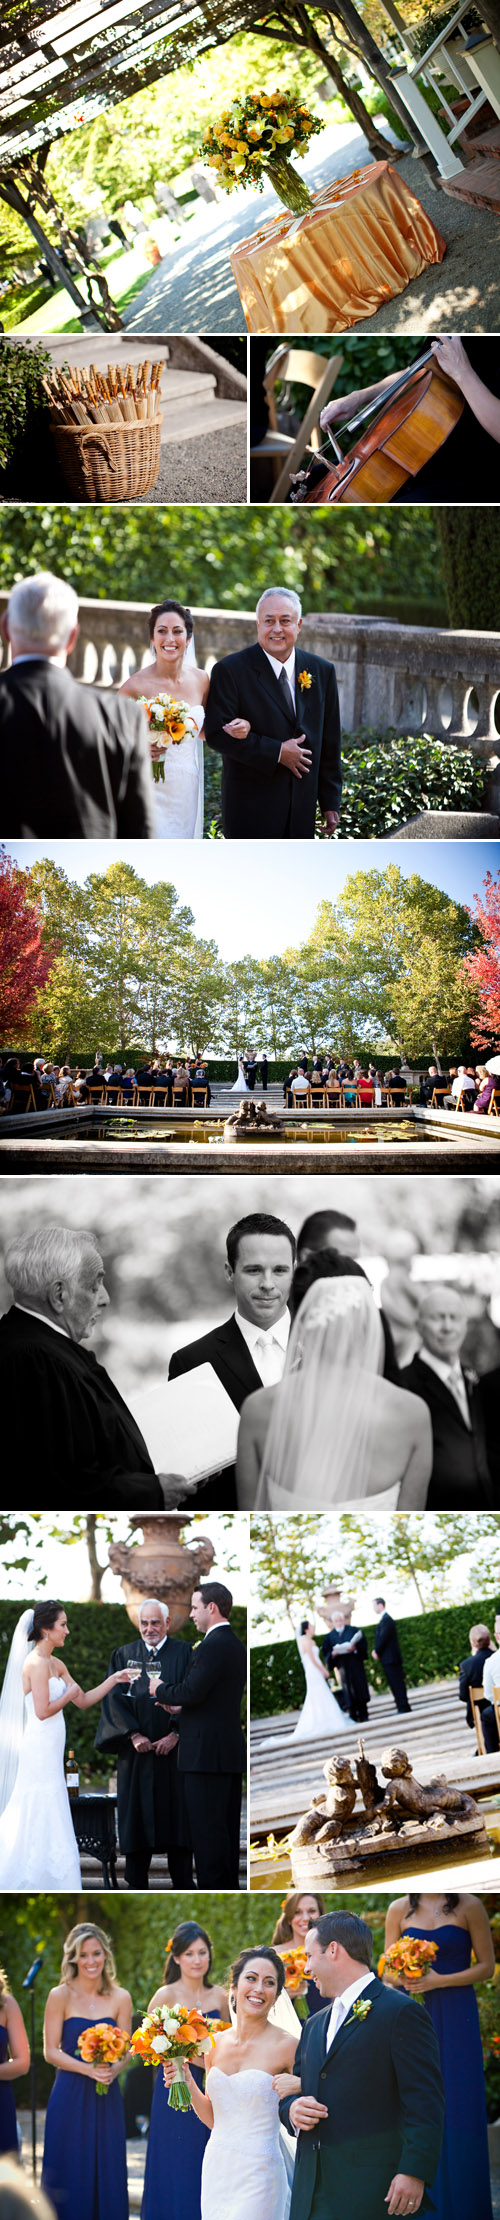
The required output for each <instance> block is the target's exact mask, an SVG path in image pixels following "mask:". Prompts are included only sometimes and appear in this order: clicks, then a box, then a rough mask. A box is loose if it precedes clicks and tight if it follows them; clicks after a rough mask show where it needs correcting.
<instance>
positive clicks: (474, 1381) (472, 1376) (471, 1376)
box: [462, 1364, 479, 1388]
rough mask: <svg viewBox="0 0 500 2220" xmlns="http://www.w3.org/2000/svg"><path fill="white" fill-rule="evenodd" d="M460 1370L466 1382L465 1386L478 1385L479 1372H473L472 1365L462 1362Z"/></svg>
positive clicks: (472, 1386) (473, 1386)
mask: <svg viewBox="0 0 500 2220" xmlns="http://www.w3.org/2000/svg"><path fill="white" fill-rule="evenodd" d="M462 1371H463V1375H464V1380H465V1382H466V1386H467V1387H470V1388H475V1387H479V1373H478V1372H473V1370H472V1365H470V1364H464V1365H463V1366H462Z"/></svg>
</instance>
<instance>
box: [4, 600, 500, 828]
mask: <svg viewBox="0 0 500 2220" xmlns="http://www.w3.org/2000/svg"><path fill="white" fill-rule="evenodd" d="M6 599H7V596H6V595H5V594H0V611H2V610H3V609H4V608H5V604H6ZM148 613H149V612H148V605H147V603H146V602H142V601H93V600H87V599H83V600H82V601H81V602H80V637H79V640H78V644H77V647H76V649H75V652H74V655H73V657H72V669H73V671H74V673H75V676H76V677H77V678H81V679H83V680H84V681H85V682H87V683H90V684H92V683H94V684H96V685H100V686H119V685H120V684H121V681H122V679H123V678H126V677H127V676H128V674H129V672H130V671H131V670H133V669H135V668H136V667H137V666H138V665H139V666H140V664H141V663H145V662H148V661H149V653H148V647H147V640H148ZM193 616H194V621H195V638H196V650H197V656H198V661H199V662H200V663H202V664H203V665H204V667H205V668H206V669H207V670H211V667H212V664H213V662H214V661H215V660H216V658H217V657H218V656H220V655H229V654H231V653H232V652H234V650H235V649H238V648H242V647H246V646H248V644H249V642H250V641H251V640H253V639H255V618H254V616H253V614H252V613H250V612H248V613H247V612H246V611H245V612H243V613H241V614H240V613H239V612H237V611H236V610H232V609H204V608H200V609H194V610H193ZM301 641H302V644H303V646H304V649H305V650H306V651H307V649H308V648H310V649H312V650H313V651H314V652H315V653H316V654H318V655H324V656H325V657H326V658H327V660H330V661H332V662H334V663H335V666H336V671H337V678H338V684H339V693H340V704H341V713H342V724H343V731H344V736H345V747H346V749H349V746H355V745H356V744H358V745H359V744H360V743H359V742H357V741H356V735H357V734H358V733H359V730H360V727H364V728H365V729H366V728H368V729H369V728H372V729H373V730H375V731H378V732H385V731H386V730H387V728H389V727H390V728H391V729H393V730H394V731H395V732H396V733H399V734H402V735H405V734H411V736H412V737H415V736H417V735H418V734H419V733H424V732H425V733H429V734H431V735H432V737H433V738H436V739H439V740H442V741H445V742H447V743H448V745H449V746H450V747H453V748H462V749H468V748H470V749H471V751H472V754H473V755H475V756H478V757H479V758H480V760H481V762H483V763H484V765H485V768H486V769H487V771H488V773H489V778H488V803H489V807H490V809H495V810H498V807H499V797H500V633H497V632H465V631H463V632H458V631H445V630H444V629H443V628H440V627H439V626H437V625H411V624H396V623H393V622H391V621H388V619H387V618H385V617H356V616H345V615H342V614H341V615H332V616H329V615H328V616H325V615H320V616H307V617H305V618H304V623H303V628H302V633H301ZM3 656H4V663H5V660H6V651H5V649H4V650H3ZM497 719H498V720H499V722H497ZM351 735H352V736H353V737H352V738H351V737H350V736H351Z"/></svg>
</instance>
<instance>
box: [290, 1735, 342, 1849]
mask: <svg viewBox="0 0 500 2220" xmlns="http://www.w3.org/2000/svg"><path fill="white" fill-rule="evenodd" d="M323 1772H324V1775H325V1780H326V1782H327V1792H326V1796H325V1794H324V1793H323V1795H320V1796H313V1797H312V1798H311V1803H310V1805H309V1810H308V1811H306V1812H304V1816H303V1818H302V1819H299V1820H298V1823H297V1826H296V1827H294V1831H293V1834H292V1835H291V1836H290V1844H291V1847H292V1848H293V1849H299V1847H300V1846H301V1845H302V1844H303V1843H306V1842H313V1841H316V1842H338V1839H339V1835H342V1834H343V1833H344V1830H345V1829H346V1828H347V1827H348V1826H349V1822H350V1820H351V1819H352V1814H353V1811H354V1805H355V1802H356V1782H355V1780H354V1778H353V1774H352V1772H351V1767H350V1764H349V1759H348V1758H341V1757H338V1758H335V1757H334V1758H327V1759H326V1763H325V1765H324V1766H323Z"/></svg>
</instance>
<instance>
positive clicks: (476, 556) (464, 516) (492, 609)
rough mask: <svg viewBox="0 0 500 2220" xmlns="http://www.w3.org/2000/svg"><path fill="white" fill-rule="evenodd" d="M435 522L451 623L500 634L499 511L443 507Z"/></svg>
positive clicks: (439, 510)
mask: <svg viewBox="0 0 500 2220" xmlns="http://www.w3.org/2000/svg"><path fill="white" fill-rule="evenodd" d="M435 519H436V527H437V532H438V538H439V541H440V545H441V553H442V562H443V575H444V583H445V589H446V599H447V603H448V615H449V622H450V624H451V625H456V626H457V627H458V629H459V630H460V631H462V630H468V629H469V627H470V629H471V630H472V631H474V630H477V631H479V632H498V605H499V598H500V510H499V509H498V508H496V507H495V506H494V505H492V506H491V507H490V508H485V509H473V508H466V509H461V508H441V509H436V511H435Z"/></svg>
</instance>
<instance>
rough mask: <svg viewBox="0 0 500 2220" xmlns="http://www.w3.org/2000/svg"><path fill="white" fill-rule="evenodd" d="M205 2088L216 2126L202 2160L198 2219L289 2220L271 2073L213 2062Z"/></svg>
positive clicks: (287, 2190)
mask: <svg viewBox="0 0 500 2220" xmlns="http://www.w3.org/2000/svg"><path fill="white" fill-rule="evenodd" d="M207 2091H208V2094H209V2096H210V2102H211V2104H212V2106H213V2114H214V2125H213V2128H212V2133H211V2136H210V2141H209V2143H208V2144H207V2149H206V2151H205V2157H204V2160H203V2171H202V2177H201V2220H287V2215H288V2211H289V2204H290V2192H289V2188H288V2181H287V2175H286V2169H285V2165H284V2161H283V2158H282V2155H281V2149H280V2139H279V2136H280V2121H279V2102H278V2097H277V2095H276V2091H275V2089H273V2084H272V2078H271V2075H270V2074H268V2073H266V2072H265V2070H264V2068H263V2067H260V2066H249V2067H247V2068H246V2069H244V2070H243V2072H242V2073H237V2074H225V2073H223V2072H222V2070H221V2067H220V2066H212V2067H211V2070H210V2073H209V2075H208V2077H207Z"/></svg>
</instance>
